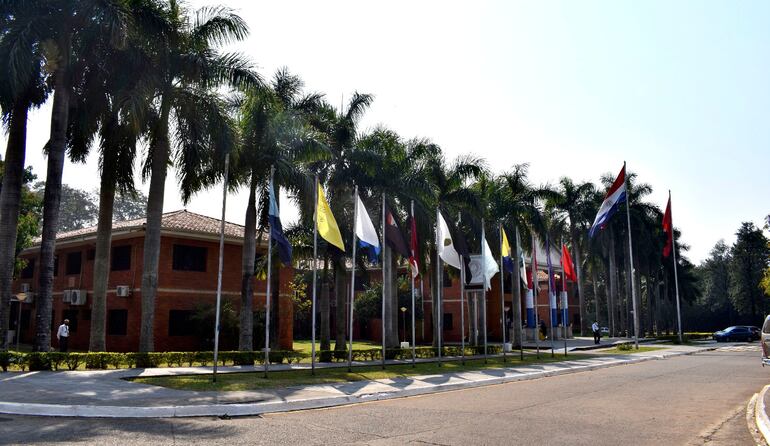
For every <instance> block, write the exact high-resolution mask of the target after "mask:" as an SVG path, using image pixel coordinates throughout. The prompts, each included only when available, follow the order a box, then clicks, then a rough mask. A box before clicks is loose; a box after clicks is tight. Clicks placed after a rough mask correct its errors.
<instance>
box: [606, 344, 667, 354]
mask: <svg viewBox="0 0 770 446" xmlns="http://www.w3.org/2000/svg"><path fill="white" fill-rule="evenodd" d="M655 350H664V347H650V346H647V345H640V346H639V350H637V349H635V348H631V350H621V349H619V348H617V347H612V348H608V349H602V350H598V352H599V353H601V354H603V355H630V354H633V353H646V352H654V351H655Z"/></svg>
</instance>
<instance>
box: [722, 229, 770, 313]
mask: <svg viewBox="0 0 770 446" xmlns="http://www.w3.org/2000/svg"><path fill="white" fill-rule="evenodd" d="M735 235H736V236H737V239H736V241H735V243H734V244H733V247H732V250H731V252H732V261H731V262H730V280H731V287H730V300H731V301H732V303H733V305H734V306H735V309H736V310H737V311H738V313H740V314H742V315H748V316H751V323H753V324H757V325H758V324H760V323H761V318H762V315H764V314H765V312H766V311H765V309H766V305H765V297H766V296H767V294H765V293H764V290H762V289H761V288H760V286H761V282H762V279H763V277H764V274H765V270H766V269H767V268H768V263H770V246H768V243H770V242H769V241H768V239H767V237H765V235H764V234H763V233H762V230H761V229H759V228H757V227H756V226H754V224H753V223H750V222H744V223H742V224H741V227H740V228H739V229H738V232H736V234H735Z"/></svg>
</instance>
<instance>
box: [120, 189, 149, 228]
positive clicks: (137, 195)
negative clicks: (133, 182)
mask: <svg viewBox="0 0 770 446" xmlns="http://www.w3.org/2000/svg"><path fill="white" fill-rule="evenodd" d="M146 210H147V195H145V194H144V192H142V191H134V192H125V193H118V196H117V197H116V198H115V204H114V208H113V210H112V219H113V220H114V221H126V220H136V219H138V218H144V216H145V212H146Z"/></svg>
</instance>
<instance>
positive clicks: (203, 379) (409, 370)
mask: <svg viewBox="0 0 770 446" xmlns="http://www.w3.org/2000/svg"><path fill="white" fill-rule="evenodd" d="M596 356H600V355H594V354H585V353H581V354H573V355H569V356H567V357H565V356H563V355H559V354H557V355H556V357H555V358H551V357H550V353H541V355H540V358H539V359H538V358H537V357H536V356H535V355H534V354H527V355H525V356H524V361H521V360H519V358H518V356H515V357H511V356H508V357H507V361H506V362H503V359H502V357H493V358H489V359H488V361H487V363H486V364H485V363H484V360H483V359H473V360H467V361H465V364H464V365H463V364H462V363H461V361H459V360H454V359H453V360H451V361H444V362H443V364H442V365H441V366H439V365H438V363H435V362H424V363H417V364H416V366H415V367H412V365H411V364H399V365H387V366H386V367H385V369H384V370H383V369H382V367H381V366H379V365H371V366H357V367H353V369H352V371H350V372H348V370H347V367H333V368H317V369H316V374H315V375H312V374H311V373H310V370H282V371H272V372H270V373H269V374H268V376H269V378H267V379H265V378H264V377H263V374H262V372H250V373H221V374H219V375H217V382H216V383H212V382H211V375H178V376H159V377H146V378H134V379H133V380H132V381H134V382H137V383H142V384H150V385H155V386H161V387H168V388H171V389H178V390H196V391H212V390H215V391H237V390H260V389H276V388H284V387H292V386H303V385H312V384H334V383H342V382H354V381H371V380H376V379H390V378H408V377H410V376H415V375H432V374H441V373H455V372H467V371H473V370H487V369H499V368H502V367H516V366H522V365H528V366H529V365H536V364H548V363H554V362H561V361H566V360H574V359H581V358H587V357H596Z"/></svg>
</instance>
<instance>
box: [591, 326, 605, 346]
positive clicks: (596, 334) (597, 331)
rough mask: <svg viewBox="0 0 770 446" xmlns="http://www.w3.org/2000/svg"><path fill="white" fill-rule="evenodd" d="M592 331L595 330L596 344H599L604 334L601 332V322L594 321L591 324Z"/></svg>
mask: <svg viewBox="0 0 770 446" xmlns="http://www.w3.org/2000/svg"><path fill="white" fill-rule="evenodd" d="M591 331H593V332H594V344H598V343H599V341H600V340H601V338H602V334H601V333H600V332H599V323H598V322H596V321H594V323H593V324H591Z"/></svg>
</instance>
